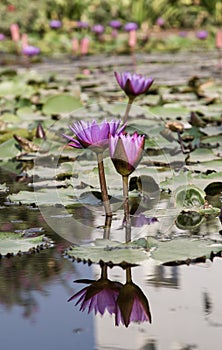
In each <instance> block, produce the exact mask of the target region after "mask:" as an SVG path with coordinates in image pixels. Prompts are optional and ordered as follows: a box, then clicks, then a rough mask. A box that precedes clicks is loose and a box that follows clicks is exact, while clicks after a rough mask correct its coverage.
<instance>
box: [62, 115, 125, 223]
mask: <svg viewBox="0 0 222 350" xmlns="http://www.w3.org/2000/svg"><path fill="white" fill-rule="evenodd" d="M119 125H120V121H116V120H112V121H110V122H107V121H103V122H102V123H101V124H98V123H97V122H96V121H95V120H94V121H92V122H84V121H80V122H76V123H74V124H73V125H72V126H70V129H71V130H72V132H73V133H74V135H75V138H74V137H70V136H68V135H63V136H64V137H65V138H66V139H67V140H68V141H69V146H71V147H74V148H90V149H91V150H92V151H94V152H95V153H96V155H97V162H98V169H99V180H100V188H101V194H102V199H103V204H104V208H105V212H106V215H107V216H112V212H111V208H110V203H109V196H108V191H107V186H106V179H105V171H104V165H103V152H104V151H105V149H106V148H108V147H109V137H110V136H114V135H116V134H119V133H121V131H122V130H123V129H124V127H125V126H122V127H121V128H120V129H119V130H118V128H119Z"/></svg>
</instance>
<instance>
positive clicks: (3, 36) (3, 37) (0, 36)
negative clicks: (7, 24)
mask: <svg viewBox="0 0 222 350" xmlns="http://www.w3.org/2000/svg"><path fill="white" fill-rule="evenodd" d="M3 40H5V35H4V34H2V33H0V41H3Z"/></svg>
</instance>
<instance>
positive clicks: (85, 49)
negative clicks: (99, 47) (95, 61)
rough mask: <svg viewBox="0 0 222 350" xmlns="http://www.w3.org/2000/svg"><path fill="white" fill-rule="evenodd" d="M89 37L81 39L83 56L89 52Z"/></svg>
mask: <svg viewBox="0 0 222 350" xmlns="http://www.w3.org/2000/svg"><path fill="white" fill-rule="evenodd" d="M89 44H90V41H89V38H87V37H84V38H82V39H81V41H80V53H81V55H82V56H84V55H87V54H88V53H89Z"/></svg>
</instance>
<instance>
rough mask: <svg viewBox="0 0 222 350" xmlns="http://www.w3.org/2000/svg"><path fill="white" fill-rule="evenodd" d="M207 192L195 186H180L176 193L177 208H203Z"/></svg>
mask: <svg viewBox="0 0 222 350" xmlns="http://www.w3.org/2000/svg"><path fill="white" fill-rule="evenodd" d="M204 198H205V192H204V191H203V190H202V189H201V188H198V187H197V186H194V185H185V186H180V187H179V188H177V190H176V191H175V202H176V206H177V207H186V208H187V207H188V208H190V207H201V206H202V205H203V204H204Z"/></svg>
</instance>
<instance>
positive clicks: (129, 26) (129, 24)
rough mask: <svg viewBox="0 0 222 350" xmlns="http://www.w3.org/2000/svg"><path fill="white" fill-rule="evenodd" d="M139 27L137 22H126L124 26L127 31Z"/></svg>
mask: <svg viewBox="0 0 222 350" xmlns="http://www.w3.org/2000/svg"><path fill="white" fill-rule="evenodd" d="M137 29H138V24H137V23H135V22H129V23H126V24H125V26H124V30H125V31H126V32H130V31H131V30H137Z"/></svg>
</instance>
